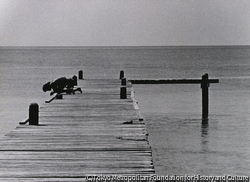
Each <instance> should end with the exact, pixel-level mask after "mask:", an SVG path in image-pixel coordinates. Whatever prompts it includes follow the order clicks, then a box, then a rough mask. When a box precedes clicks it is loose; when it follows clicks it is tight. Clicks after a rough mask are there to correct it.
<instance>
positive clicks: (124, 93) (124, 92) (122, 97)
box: [120, 87, 127, 99]
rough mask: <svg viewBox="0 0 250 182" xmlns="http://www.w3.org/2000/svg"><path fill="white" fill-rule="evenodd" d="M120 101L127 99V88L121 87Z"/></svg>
mask: <svg viewBox="0 0 250 182" xmlns="http://www.w3.org/2000/svg"><path fill="white" fill-rule="evenodd" d="M120 99H127V88H126V87H121V89H120Z"/></svg>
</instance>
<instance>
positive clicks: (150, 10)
mask: <svg viewBox="0 0 250 182" xmlns="http://www.w3.org/2000/svg"><path fill="white" fill-rule="evenodd" d="M12 45H13V46H167V45H250V0H0V46H12Z"/></svg>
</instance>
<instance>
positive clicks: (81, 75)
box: [78, 70, 83, 80]
mask: <svg viewBox="0 0 250 182" xmlns="http://www.w3.org/2000/svg"><path fill="white" fill-rule="evenodd" d="M78 78H79V80H82V79H83V71H82V70H80V71H79V73H78Z"/></svg>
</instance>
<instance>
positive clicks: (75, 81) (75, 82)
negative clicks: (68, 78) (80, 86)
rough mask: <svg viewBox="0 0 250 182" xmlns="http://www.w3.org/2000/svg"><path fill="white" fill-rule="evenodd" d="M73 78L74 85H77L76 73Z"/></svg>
mask: <svg viewBox="0 0 250 182" xmlns="http://www.w3.org/2000/svg"><path fill="white" fill-rule="evenodd" d="M72 79H73V80H74V86H77V77H76V75H74V76H73V77H72Z"/></svg>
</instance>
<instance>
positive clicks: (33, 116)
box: [29, 103, 39, 125]
mask: <svg viewBox="0 0 250 182" xmlns="http://www.w3.org/2000/svg"><path fill="white" fill-rule="evenodd" d="M38 113H39V106H38V104H37V103H31V104H30V106H29V125H38V123H39V117H38Z"/></svg>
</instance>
